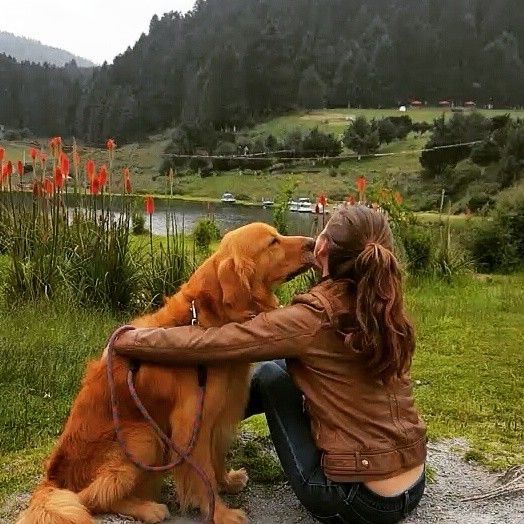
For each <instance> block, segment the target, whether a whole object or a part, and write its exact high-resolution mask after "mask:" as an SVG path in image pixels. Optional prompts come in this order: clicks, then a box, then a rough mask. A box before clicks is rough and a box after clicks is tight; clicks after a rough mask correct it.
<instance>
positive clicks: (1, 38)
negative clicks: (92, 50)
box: [0, 31, 95, 67]
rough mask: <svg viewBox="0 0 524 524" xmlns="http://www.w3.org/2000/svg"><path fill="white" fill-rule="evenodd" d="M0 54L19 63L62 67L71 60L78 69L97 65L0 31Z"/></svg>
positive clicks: (59, 50) (35, 41)
mask: <svg viewBox="0 0 524 524" xmlns="http://www.w3.org/2000/svg"><path fill="white" fill-rule="evenodd" d="M0 53H5V54H6V55H8V56H12V57H13V58H15V59H16V60H18V61H19V62H24V61H28V62H35V63H40V64H43V63H44V62H47V63H48V64H51V65H56V66H59V67H62V66H64V65H66V64H67V63H69V62H71V60H75V61H76V63H77V65H78V67H94V66H95V64H94V63H93V62H90V61H89V60H86V59H85V58H81V57H79V56H75V55H73V54H72V53H69V52H68V51H64V50H63V49H58V48H56V47H51V46H48V45H44V44H42V43H41V42H39V41H38V40H31V39H30V38H25V37H23V36H16V35H13V34H11V33H7V32H5V31H0Z"/></svg>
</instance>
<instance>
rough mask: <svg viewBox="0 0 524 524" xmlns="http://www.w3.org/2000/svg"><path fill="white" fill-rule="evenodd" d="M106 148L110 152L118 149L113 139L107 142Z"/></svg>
mask: <svg viewBox="0 0 524 524" xmlns="http://www.w3.org/2000/svg"><path fill="white" fill-rule="evenodd" d="M106 147H107V150H108V151H114V149H115V148H116V142H115V141H114V140H113V139H112V138H110V139H109V140H108V141H107V142H106Z"/></svg>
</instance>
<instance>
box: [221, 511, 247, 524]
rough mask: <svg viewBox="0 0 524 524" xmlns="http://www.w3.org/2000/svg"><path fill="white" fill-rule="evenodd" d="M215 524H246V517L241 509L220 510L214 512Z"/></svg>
mask: <svg viewBox="0 0 524 524" xmlns="http://www.w3.org/2000/svg"><path fill="white" fill-rule="evenodd" d="M214 522H215V524H247V516H246V514H245V513H244V512H243V511H242V510H241V509H229V508H225V507H224V508H221V509H219V510H218V511H215V518H214Z"/></svg>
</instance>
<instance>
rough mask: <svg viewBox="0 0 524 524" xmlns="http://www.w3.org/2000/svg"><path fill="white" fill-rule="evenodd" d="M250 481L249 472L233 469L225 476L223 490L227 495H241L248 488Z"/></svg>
mask: <svg viewBox="0 0 524 524" xmlns="http://www.w3.org/2000/svg"><path fill="white" fill-rule="evenodd" d="M248 480H249V477H248V474H247V471H246V470H245V469H244V468H242V469H232V470H230V471H229V472H228V473H226V474H225V475H224V480H223V481H222V488H223V491H224V492H225V493H230V494H232V495H235V494H236V493H240V492H241V491H242V490H243V489H244V488H245V487H246V486H247V482H248Z"/></svg>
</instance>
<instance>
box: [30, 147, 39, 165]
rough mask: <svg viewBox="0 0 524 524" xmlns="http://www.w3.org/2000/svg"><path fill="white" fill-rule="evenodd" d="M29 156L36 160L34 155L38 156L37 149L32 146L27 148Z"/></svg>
mask: <svg viewBox="0 0 524 524" xmlns="http://www.w3.org/2000/svg"><path fill="white" fill-rule="evenodd" d="M29 156H30V157H31V158H32V160H33V162H34V161H35V160H36V157H37V156H38V151H37V150H36V149H35V148H34V147H32V148H31V149H30V150H29Z"/></svg>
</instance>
